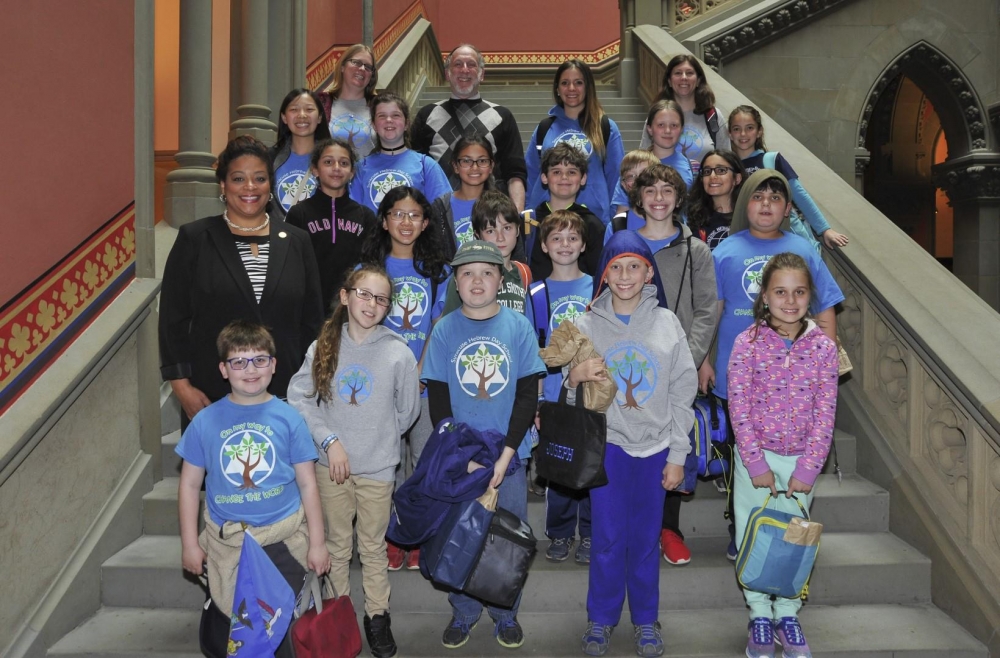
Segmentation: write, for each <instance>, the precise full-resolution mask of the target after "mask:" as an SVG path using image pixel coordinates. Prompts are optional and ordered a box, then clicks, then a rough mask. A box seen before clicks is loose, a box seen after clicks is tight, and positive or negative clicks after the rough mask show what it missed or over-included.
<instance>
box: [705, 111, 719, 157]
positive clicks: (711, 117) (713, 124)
mask: <svg viewBox="0 0 1000 658" xmlns="http://www.w3.org/2000/svg"><path fill="white" fill-rule="evenodd" d="M705 125H706V126H708V136H709V137H711V138H712V144H713V145H714V146H715V148H719V144H718V143H717V142H716V141H715V138H716V136H717V135H718V134H719V112H718V111H717V110H716V109H715V107H714V106H712V107H710V108H708V111H707V112H705Z"/></svg>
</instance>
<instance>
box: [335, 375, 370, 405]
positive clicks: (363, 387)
mask: <svg viewBox="0 0 1000 658" xmlns="http://www.w3.org/2000/svg"><path fill="white" fill-rule="evenodd" d="M337 374H338V375H339V378H338V379H337V395H339V396H340V399H341V400H343V401H344V402H346V403H347V404H349V405H351V406H352V407H360V406H361V404H362V403H363V402H364V401H365V400H367V399H368V398H369V397H371V394H372V384H373V379H372V374H371V373H370V372H369V371H368V369H367V368H365V367H364V366H360V365H350V366H347V367H346V368H341V369H340V370H339V371H338V373H337Z"/></svg>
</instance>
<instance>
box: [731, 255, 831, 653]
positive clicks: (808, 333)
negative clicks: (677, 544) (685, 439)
mask: <svg viewBox="0 0 1000 658" xmlns="http://www.w3.org/2000/svg"><path fill="white" fill-rule="evenodd" d="M760 285H761V293H760V295H758V297H757V299H756V300H755V301H754V305H753V316H754V323H753V325H752V326H751V327H750V328H749V329H747V330H746V331H744V332H743V333H741V334H740V335H739V336H738V337H737V338H736V343H735V344H734V345H733V351H732V356H731V357H730V359H729V415H730V419H731V421H732V426H733V430H734V432H735V434H736V447H737V449H738V452H739V459H736V460H735V462H736V463H735V465H734V466H735V468H734V474H733V487H734V490H733V504H734V508H735V521H736V543H737V545H740V544H741V543H742V542H743V539H744V534H745V533H746V527H747V519H748V517H749V516H750V513H751V511H752V509H753V508H754V507H759V506H760V505H761V503H762V502H763V500H764V497H765V492H764V491H761V490H769V491H770V493H771V495H772V496H774V501H775V502H776V503H777V509H779V510H783V511H786V512H791V513H793V514H798V513H799V509H798V504H797V503H796V501H795V499H794V498H793V496H795V498H798V501H799V502H801V503H802V504H803V506H804V507H806V508H808V507H809V506H810V504H811V503H812V498H813V486H814V484H815V482H816V477H817V476H818V475H819V473H820V471H821V470H822V468H823V463H824V462H825V461H826V457H827V455H828V454H829V453H830V446H831V444H832V442H833V422H834V416H835V414H836V411H837V345H836V343H834V341H833V340H831V339H830V338H829V337H828V336H827V335H826V334H824V333H823V331H821V330H820V328H819V327H818V326H817V325H816V323H815V322H813V321H812V320H810V319H807V318H806V313H807V312H808V310H809V300H810V298H811V296H812V288H813V280H812V274H811V272H810V269H809V265H808V264H807V263H806V261H805V260H804V259H803V258H802V257H801V256H798V255H796V254H793V253H788V252H785V253H780V254H777V255H776V256H774V257H773V258H771V260H770V261H769V262H768V264H767V265H766V266H765V267H764V270H763V273H762V274H761V284H760ZM779 489H781V490H785V491H786V492H787V493H786V494H785V495H783V496H777V495H776V492H777V490H779ZM743 595H744V597H745V598H746V602H747V605H748V606H749V607H750V624H749V633H748V637H747V650H746V655H747V656H748V658H773V656H774V642H775V634H777V639H778V642H779V643H780V644H781V647H782V652H783V655H784V656H785V658H811V656H812V654H811V653H810V651H809V645H808V643H807V642H806V639H805V635H804V634H803V632H802V627H801V626H800V625H799V620H798V611H799V608H801V607H802V600H801V599H788V598H783V597H775V599H774V601H773V602H772V601H771V596H770V595H769V594H765V593H762V592H752V591H749V590H744V592H743Z"/></svg>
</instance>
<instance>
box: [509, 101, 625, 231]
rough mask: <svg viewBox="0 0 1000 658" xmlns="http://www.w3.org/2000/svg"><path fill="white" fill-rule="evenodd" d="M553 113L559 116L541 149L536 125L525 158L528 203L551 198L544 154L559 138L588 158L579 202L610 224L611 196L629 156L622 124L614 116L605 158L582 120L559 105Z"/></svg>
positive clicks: (537, 202) (532, 204) (536, 204)
mask: <svg viewBox="0 0 1000 658" xmlns="http://www.w3.org/2000/svg"><path fill="white" fill-rule="evenodd" d="M549 114H550V115H552V116H554V117H555V118H556V119H555V121H554V122H553V123H552V126H551V127H550V128H549V130H548V132H547V133H545V139H544V140H543V141H542V149H541V152H539V150H538V128H535V132H533V133H532V135H531V141H529V142H528V148H527V150H526V151H525V154H524V161H525V164H526V165H527V167H528V181H527V183H526V185H527V187H528V190H527V200H526V201H525V207H526V208H537V207H538V206H539V205H540V204H541V203H542V202H543V201H547V200H548V199H549V191H548V190H547V189H546V188H545V186H544V185H542V177H541V156H542V154H544V153H545V151H547V150H549V149H550V148H552V147H553V146H555V145H556V144H558V143H559V142H567V143H568V144H570V145H572V146H575V147H576V148H578V149H579V150H580V151H582V152H583V153H584V155H586V156H587V158H588V160H587V183H586V185H584V186H583V187H581V188H580V192H579V193H578V194H577V195H576V203H579V204H580V205H583V206H587V208H588V209H589V210H590V212H592V213H594V215H596V216H597V218H598V219H600V220H601V221H602V222H604V223H605V224H607V223H608V222H609V221H611V215H612V214H614V213H613V212H612V211H613V206H612V205H611V202H610V199H611V196H612V195H613V194H614V191H615V185H617V184H618V174H619V170H620V169H621V164H622V158H623V157H625V149H624V147H623V146H622V136H621V133H620V132H619V130H618V124H616V123H615V122H614V121H613V120H611V124H610V125H611V132H610V134H609V135H608V143H607V144H606V145H605V147H606V148H605V154H604V159H603V160H602V159H601V156H600V154H599V153H597V152H596V151H595V150H594V146H593V145H592V144H591V143H590V139H588V138H587V135H586V133H584V132H583V128H582V127H581V126H580V122H579V121H577V120H576V119H570V118H569V117H567V116H566V113H565V111H564V110H563V108H561V107H559V106H558V105H557V106H555V107H553V108H552V109H551V110H549ZM626 205H627V204H626Z"/></svg>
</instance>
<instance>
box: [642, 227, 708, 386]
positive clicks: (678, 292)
mask: <svg viewBox="0 0 1000 658" xmlns="http://www.w3.org/2000/svg"><path fill="white" fill-rule="evenodd" d="M674 224H675V225H679V226H680V229H681V234H680V236H678V238H677V239H676V240H674V241H673V242H671V243H670V244H669V245H667V246H666V247H664V248H663V249H660V250H659V251H658V252H656V253H655V254H653V259H654V260H656V266H657V267H658V268H659V269H660V281H662V282H663V288H664V290H663V291H664V292H665V293H666V295H667V303H668V304H669V305H670V310H671V311H673V312H674V313H675V314H676V315H677V319H678V320H680V321H681V327H683V328H684V333H685V334H687V341H688V347H690V348H691V356H692V357H693V358H694V365H695V367H696V368H697V367H700V366H701V363H702V361H704V360H705V357H706V356H708V350H709V349H710V348H711V347H712V341H713V340H714V339H715V330H716V328H718V326H719V297H718V290H717V289H716V286H715V263H714V262H713V261H712V252H711V251H710V250H709V248H708V245H707V244H705V243H704V242H702V241H701V240H699V239H698V238H696V237H694V236H692V234H691V229H689V228H688V227H687V225H686V224H679V222H674Z"/></svg>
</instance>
